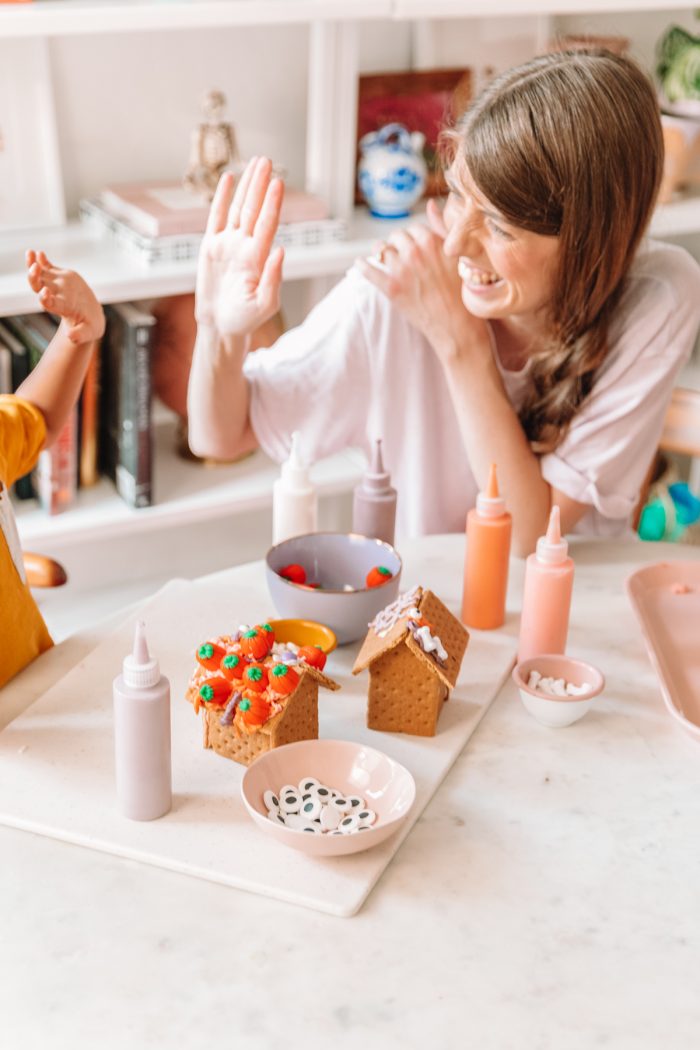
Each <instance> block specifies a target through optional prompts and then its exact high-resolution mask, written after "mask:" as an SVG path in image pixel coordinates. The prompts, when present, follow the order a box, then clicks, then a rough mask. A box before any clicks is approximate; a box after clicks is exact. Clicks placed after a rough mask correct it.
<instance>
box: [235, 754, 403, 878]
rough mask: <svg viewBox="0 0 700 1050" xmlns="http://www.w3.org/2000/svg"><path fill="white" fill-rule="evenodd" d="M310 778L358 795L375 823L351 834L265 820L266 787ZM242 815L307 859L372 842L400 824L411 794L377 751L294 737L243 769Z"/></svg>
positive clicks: (356, 850) (392, 765)
mask: <svg viewBox="0 0 700 1050" xmlns="http://www.w3.org/2000/svg"><path fill="white" fill-rule="evenodd" d="M302 777H316V779H317V780H320V781H321V783H322V784H325V785H326V786H327V787H331V788H337V790H338V791H343V792H345V793H346V794H348V795H359V796H360V797H361V798H363V799H364V800H365V802H366V804H367V806H368V808H369V809H371V810H373V811H374V812H375V813H376V815H377V819H376V822H375V823H374V824H373V825H372V826H371V827H370V828H368V829H367V830H366V831H359V832H355V834H353V835H330V834H319V835H312V834H309V833H308V832H304V831H297V830H295V829H294V828H287V827H285V826H284V824H279V823H277V822H276V821H272V820H270V818H269V817H268V815H267V809H266V807H265V803H264V802H263V793H264V792H265V791H267V790H268V789H270V790H272V791H274V792H275V793H277V792H278V791H279V790H280V788H281V787H283V785H284V784H295V785H296V784H298V783H299V781H300V780H301V779H302ZM241 795H242V796H243V802H244V805H245V807H246V809H247V810H248V813H249V814H250V816H251V817H252V818H253V820H254V821H255V823H256V824H257V825H258V827H259V828H260V830H261V831H264V832H265V833H266V834H267V835H272V836H273V838H276V839H277V841H278V842H281V843H283V844H284V845H285V846H291V847H292V849H298V850H301V851H302V852H303V853H306V854H308V855H309V856H313V857H340V856H343V855H345V854H348V853H359V852H360V851H361V850H365V849H369V848H370V847H371V846H377V845H379V843H380V842H384V840H385V839H387V838H389V836H390V835H393V834H394V832H395V831H396V830H397V829H398V828H399V827H400V826H401V824H402V823H403V822H404V820H405V819H406V817H407V816H408V813H409V810H410V809H411V806H412V805H413V803H414V801H415V798H416V785H415V782H414V780H413V777H412V776H411V774H410V773H409V772H408V770H407V769H405V768H404V767H403V766H402V765H400V764H399V763H398V762H395V761H394V759H393V758H389V756H388V755H385V754H383V753H382V752H381V751H375V749H374V748H373V747H367V746H366V745H365V744H355V743H353V742H352V741H349V740H300V741H298V742H297V743H296V744H285V745H284V746H283V747H275V748H273V749H272V750H271V751H266V752H265V753H264V754H262V755H261V756H260V758H257V759H256V760H255V761H254V762H253V764H252V765H251V766H249V767H248V769H247V770H246V772H245V774H244V776H243V782H242V784H241Z"/></svg>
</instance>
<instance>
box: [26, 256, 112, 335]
mask: <svg viewBox="0 0 700 1050" xmlns="http://www.w3.org/2000/svg"><path fill="white" fill-rule="evenodd" d="M26 263H27V280H28V281H29V286H30V288H31V289H32V291H33V292H36V293H37V295H38V296H39V302H40V303H41V305H42V306H43V308H44V309H45V310H48V311H49V312H50V313H52V314H58V316H59V317H61V318H62V324H63V329H64V331H65V333H66V335H67V336H68V338H69V339H70V341H71V343H75V344H76V345H79V344H81V343H91V342H93V341H94V340H95V339H99V338H100V337H101V336H102V335H103V334H104V330H105V315H104V311H103V310H102V307H101V306H100V304H99V302H98V301H97V299H96V298H95V293H94V292H93V290H92V288H90V286H89V285H88V284H86V283H85V281H84V280H83V278H82V277H81V276H80V274H77V273H74V272H73V270H59V269H58V267H57V266H54V265H53V263H50V262H49V260H48V259H47V258H46V255H45V254H44V252H33V251H28V252H27V255H26Z"/></svg>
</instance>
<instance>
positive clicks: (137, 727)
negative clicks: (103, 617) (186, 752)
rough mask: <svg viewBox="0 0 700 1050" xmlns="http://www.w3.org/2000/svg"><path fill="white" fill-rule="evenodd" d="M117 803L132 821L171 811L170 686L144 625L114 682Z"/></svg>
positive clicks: (138, 625) (137, 632)
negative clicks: (151, 646)
mask: <svg viewBox="0 0 700 1050" xmlns="http://www.w3.org/2000/svg"><path fill="white" fill-rule="evenodd" d="M113 690H114V757H115V767H116V775H117V805H118V808H119V812H120V813H122V815H123V816H125V817H128V818H129V820H156V819H157V818H158V817H163V816H165V814H166V813H167V812H168V811H169V810H170V806H171V804H172V779H171V768H170V683H169V682H168V679H167V678H165V677H163V676H162V675H161V673H160V668H159V666H158V661H157V660H156V659H155V658H154V657H152V656H151V655H150V654H149V652H148V643H147V642H146V634H145V628H144V624H143V622H142V621H141V620H139V621H138V622H137V624H136V630H135V632H134V650H133V652H132V653H130V654H129V655H128V656H126V657H125V658H124V665H123V670H122V673H121V674H120V675H119V676H118V677H117V678H115V679H114V685H113Z"/></svg>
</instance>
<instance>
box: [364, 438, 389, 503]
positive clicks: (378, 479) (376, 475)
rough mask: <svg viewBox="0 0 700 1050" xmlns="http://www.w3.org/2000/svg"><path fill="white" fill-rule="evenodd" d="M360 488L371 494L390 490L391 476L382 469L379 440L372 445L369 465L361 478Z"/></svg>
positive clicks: (382, 461) (382, 460)
mask: <svg viewBox="0 0 700 1050" xmlns="http://www.w3.org/2000/svg"><path fill="white" fill-rule="evenodd" d="M362 487H363V488H365V489H368V490H370V491H371V492H387V491H389V490H390V489H391V476H390V474H389V471H388V470H386V469H385V467H384V458H383V456H382V440H381V438H377V439H376V440H375V441H374V442H373V443H372V454H371V457H370V463H369V467H368V468H367V470H366V471H365V474H364V477H363V478H362Z"/></svg>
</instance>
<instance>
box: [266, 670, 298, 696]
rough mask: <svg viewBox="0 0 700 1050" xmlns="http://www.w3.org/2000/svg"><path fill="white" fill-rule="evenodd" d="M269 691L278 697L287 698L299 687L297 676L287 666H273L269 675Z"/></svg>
mask: <svg viewBox="0 0 700 1050" xmlns="http://www.w3.org/2000/svg"><path fill="white" fill-rule="evenodd" d="M269 684H270V689H271V690H272V691H273V693H279V695H280V696H289V695H290V693H293V692H294V690H295V689H296V687H297V686H298V685H299V675H298V674H297V672H296V671H295V670H294V668H293V667H288V666H287V664H275V666H274V667H273V668H272V670H271V671H270V674H269Z"/></svg>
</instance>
